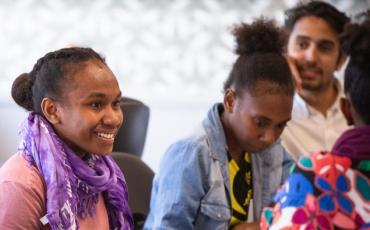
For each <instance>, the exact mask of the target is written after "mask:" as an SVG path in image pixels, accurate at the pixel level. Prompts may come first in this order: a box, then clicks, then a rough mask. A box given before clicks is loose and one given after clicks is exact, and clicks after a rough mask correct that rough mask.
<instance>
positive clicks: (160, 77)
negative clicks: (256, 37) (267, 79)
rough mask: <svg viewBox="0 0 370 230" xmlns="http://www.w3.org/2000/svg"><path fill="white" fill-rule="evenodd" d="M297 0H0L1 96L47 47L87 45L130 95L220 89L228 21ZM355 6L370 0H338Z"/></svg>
mask: <svg viewBox="0 0 370 230" xmlns="http://www.w3.org/2000/svg"><path fill="white" fill-rule="evenodd" d="M296 2H297V1H296V0H224V1H221V0H204V1H198V0H177V1H172V0H156V1H154V0H121V1H119V0H94V1H93V0H91V1H89V0H82V1H78V2H77V1H72V0H7V1H1V2H0V31H1V33H0V34H1V35H0V50H1V52H0V66H1V68H0V103H2V104H3V103H5V104H7V103H10V102H11V97H10V88H11V84H12V82H13V81H14V79H15V78H16V77H17V76H18V75H19V74H21V73H23V72H29V71H30V70H31V69H32V67H33V65H34V63H35V62H36V60H37V59H38V58H39V57H41V56H43V55H44V54H45V53H46V52H48V51H52V50H56V49H59V48H62V47H66V46H72V45H76V46H88V47H92V48H93V49H95V50H96V51H98V52H100V53H102V54H103V55H104V56H106V57H107V63H108V65H109V66H110V67H111V69H112V70H113V72H114V73H115V75H116V76H117V78H118V79H119V82H120V85H121V88H122V91H123V93H124V95H129V96H133V97H137V98H141V99H144V100H146V99H148V100H175V101H176V100H177V99H181V98H187V99H190V100H191V99H196V98H199V97H204V98H207V97H212V95H214V94H220V91H221V89H222V84H223V81H224V80H225V79H226V77H227V75H228V72H229V70H230V66H231V65H232V63H233V62H234V61H235V57H236V56H235V55H234V54H233V53H232V49H233V46H234V42H233V37H232V36H231V35H230V33H229V30H230V26H232V25H233V24H234V23H238V22H241V21H246V22H250V21H251V20H252V18H253V17H258V16H259V15H261V14H264V15H266V16H268V17H270V18H275V19H277V20H278V22H279V23H282V21H283V18H284V15H283V10H284V9H286V8H288V7H291V6H293V5H295V3H296ZM330 2H332V3H334V4H335V5H336V6H337V7H338V8H339V9H341V10H344V11H346V12H347V13H349V14H354V13H356V12H359V11H360V10H363V9H366V8H368V7H369V1H367V0H363V1H362V0H352V1H349V0H332V1H330Z"/></svg>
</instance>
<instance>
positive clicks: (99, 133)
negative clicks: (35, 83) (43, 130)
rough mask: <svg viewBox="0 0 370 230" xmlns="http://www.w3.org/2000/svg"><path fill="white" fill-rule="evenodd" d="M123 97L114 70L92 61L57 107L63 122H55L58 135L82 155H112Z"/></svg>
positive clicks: (119, 122)
mask: <svg viewBox="0 0 370 230" xmlns="http://www.w3.org/2000/svg"><path fill="white" fill-rule="evenodd" d="M120 98H121V90H120V89H119V86H118V82H117V79H116V77H115V76H114V75H113V73H112V71H111V70H110V69H109V68H108V67H107V66H106V65H104V64H103V63H101V62H100V61H96V60H94V61H89V62H88V64H87V66H86V67H85V68H83V69H81V70H80V71H78V72H77V73H76V74H75V75H74V82H73V83H72V84H71V85H69V86H66V87H65V94H64V95H63V103H60V104H59V106H58V109H57V115H58V116H59V118H60V122H59V123H58V124H54V125H53V127H54V129H55V131H56V133H57V135H58V136H59V137H60V138H61V139H62V140H63V141H64V142H65V143H66V144H67V145H68V146H69V147H70V148H71V149H72V150H73V151H74V152H75V153H76V155H78V156H79V157H83V156H84V155H85V154H86V153H87V152H89V153H93V154H96V155H99V156H104V155H108V154H109V153H111V152H112V149H113V141H114V138H115V136H116V134H117V131H118V129H119V128H120V126H121V124H122V121H123V115H122V111H121V108H120Z"/></svg>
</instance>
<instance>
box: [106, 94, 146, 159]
mask: <svg viewBox="0 0 370 230" xmlns="http://www.w3.org/2000/svg"><path fill="white" fill-rule="evenodd" d="M121 109H122V112H123V116H124V119H123V123H122V126H121V128H120V130H119V131H118V133H117V136H116V138H115V141H114V144H113V151H117V152H126V153H130V154H134V155H136V156H138V157H141V155H142V154H143V149H144V145H145V139H146V133H147V130H148V123H149V108H148V106H146V105H144V104H143V103H142V102H140V101H138V100H135V99H132V98H128V97H123V98H122V100H121Z"/></svg>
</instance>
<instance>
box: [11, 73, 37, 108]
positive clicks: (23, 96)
mask: <svg viewBox="0 0 370 230" xmlns="http://www.w3.org/2000/svg"><path fill="white" fill-rule="evenodd" d="M12 97H13V100H14V101H15V102H16V103H17V104H18V105H19V106H21V107H23V108H25V109H26V110H28V111H32V110H33V109H34V108H33V98H32V85H31V82H30V81H29V80H28V73H23V74H21V75H19V76H18V77H17V78H16V79H15V80H14V82H13V85H12Z"/></svg>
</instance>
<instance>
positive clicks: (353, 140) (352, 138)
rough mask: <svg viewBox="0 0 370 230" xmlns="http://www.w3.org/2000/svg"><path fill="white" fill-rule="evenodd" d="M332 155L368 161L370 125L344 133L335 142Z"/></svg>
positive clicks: (369, 154) (369, 153)
mask: <svg viewBox="0 0 370 230" xmlns="http://www.w3.org/2000/svg"><path fill="white" fill-rule="evenodd" d="M332 153H333V154H335V155H338V156H346V157H349V158H352V159H358V160H370V125H368V126H363V127H360V128H353V129H350V130H347V131H346V132H344V133H343V134H342V135H341V136H340V137H339V139H338V140H337V141H336V142H335V144H334V147H333V150H332Z"/></svg>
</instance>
